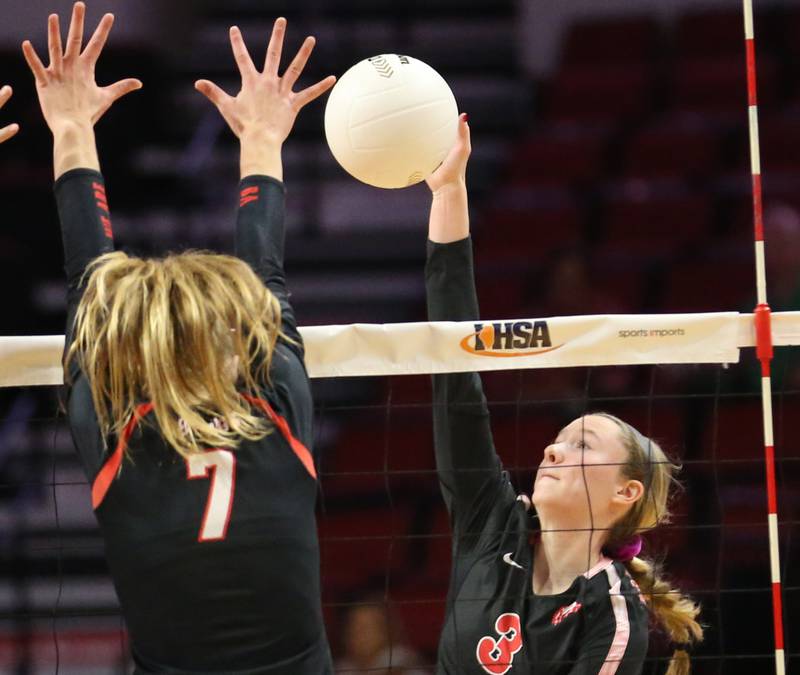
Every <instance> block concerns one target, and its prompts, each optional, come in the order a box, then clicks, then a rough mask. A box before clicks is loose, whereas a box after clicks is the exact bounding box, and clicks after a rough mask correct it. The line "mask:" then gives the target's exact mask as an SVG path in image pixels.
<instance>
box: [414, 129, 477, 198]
mask: <svg viewBox="0 0 800 675" xmlns="http://www.w3.org/2000/svg"><path fill="white" fill-rule="evenodd" d="M471 152H472V144H471V142H470V135H469V124H467V115H466V114H465V113H461V115H459V117H458V135H457V136H456V142H455V143H454V144H453V147H452V148H450V152H449V153H448V154H447V157H445V158H444V161H443V162H442V163H441V164H440V165H439V168H437V169H436V171H434V172H433V173H432V174H431V175H430V176H428V178H427V179H426V180H425V182H426V183H427V184H428V187H429V188H430V189H431V192H434V193H436V192H438V191H439V190H441V189H442V188H443V187H446V186H448V185H456V186H463V185H464V184H465V183H466V177H467V161H468V160H469V155H470V153H471Z"/></svg>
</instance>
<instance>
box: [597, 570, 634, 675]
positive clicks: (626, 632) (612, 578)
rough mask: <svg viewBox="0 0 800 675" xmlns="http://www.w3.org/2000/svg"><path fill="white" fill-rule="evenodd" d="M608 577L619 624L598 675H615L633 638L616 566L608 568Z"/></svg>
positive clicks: (612, 604) (615, 617) (611, 597)
mask: <svg viewBox="0 0 800 675" xmlns="http://www.w3.org/2000/svg"><path fill="white" fill-rule="evenodd" d="M606 574H607V575H608V583H609V586H610V588H609V589H608V595H609V597H610V600H611V608H612V609H613V611H614V619H615V620H616V622H617V630H616V631H615V632H614V639H613V640H611V647H610V649H609V650H608V655H607V656H606V660H605V663H603V667H602V668H601V669H600V672H599V673H598V674H597V675H614V673H616V672H617V669H618V668H619V664H620V663H622V657H623V656H625V650H626V649H627V648H628V640H629V639H630V636H631V624H630V619H629V618H628V605H627V603H626V601H625V596H624V595H622V580H621V579H620V578H619V574H617V570H616V568H615V567H614V565H609V566H608V567H606Z"/></svg>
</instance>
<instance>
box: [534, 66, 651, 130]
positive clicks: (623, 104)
mask: <svg viewBox="0 0 800 675" xmlns="http://www.w3.org/2000/svg"><path fill="white" fill-rule="evenodd" d="M653 96H654V78H653V76H652V74H651V72H650V70H649V68H648V66H646V65H644V64H641V63H637V62H632V63H628V64H625V65H613V66H608V65H591V66H570V67H568V68H566V69H564V70H562V71H561V72H560V73H559V74H558V76H557V77H556V79H555V81H554V82H553V89H552V91H551V92H550V97H549V102H548V104H547V105H546V116H547V119H549V120H559V121H567V120H572V121H575V120H579V121H582V122H603V121H605V122H608V121H623V120H626V119H632V118H636V117H638V116H641V115H642V114H644V113H646V112H647V111H649V109H650V108H651V106H652V102H653Z"/></svg>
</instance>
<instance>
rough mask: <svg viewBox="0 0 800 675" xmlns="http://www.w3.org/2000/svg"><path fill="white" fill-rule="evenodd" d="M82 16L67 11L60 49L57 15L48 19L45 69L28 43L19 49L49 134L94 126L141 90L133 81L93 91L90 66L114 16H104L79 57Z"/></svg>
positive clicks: (82, 9) (80, 10)
mask: <svg viewBox="0 0 800 675" xmlns="http://www.w3.org/2000/svg"><path fill="white" fill-rule="evenodd" d="M85 14H86V6H85V5H84V4H83V3H82V2H76V3H75V5H74V6H73V8H72V20H71V21H70V25H69V34H68V35H67V44H66V48H64V47H62V44H61V28H60V27H59V20H58V15H57V14H51V15H50V16H49V18H48V22H47V44H48V50H49V53H50V64H49V65H48V66H47V67H46V68H45V66H44V64H43V63H42V61H41V59H40V58H39V56H38V54H37V53H36V50H35V49H34V48H33V45H32V44H31V43H30V41H29V40H25V42H23V43H22V51H23V53H24V55H25V60H26V61H27V62H28V66H29V67H30V69H31V72H32V73H33V76H34V78H35V79H36V92H37V94H38V96H39V104H40V106H41V108H42V113H43V114H44V118H45V121H46V122H47V125H48V126H49V127H50V130H51V131H52V132H53V133H54V134H56V133H57V132H58V131H60V130H62V129H63V128H64V127H65V126H66V127H71V126H76V125H77V126H87V125H88V126H89V127H92V126H94V124H95V123H96V122H97V121H98V120H99V119H100V118H101V117H102V116H103V114H104V113H105V112H106V110H108V109H109V108H110V107H111V105H112V104H113V103H114V102H115V101H116V100H117V99H119V98H121V97H122V96H124V95H125V94H127V93H129V92H131V91H134V90H135V89H139V88H140V87H141V86H142V83H141V82H140V81H139V80H136V79H126V80H120V81H119V82H115V83H114V84H111V85H109V86H107V87H100V86H98V85H97V83H96V82H95V74H94V70H95V65H96V63H97V60H98V58H99V57H100V54H101V52H102V51H103V47H104V46H105V44H106V40H107V39H108V34H109V32H110V31H111V26H112V24H113V23H114V15H113V14H106V15H104V16H103V18H102V19H101V20H100V23H99V24H98V26H97V28H96V30H95V31H94V34H93V35H92V37H91V39H90V40H89V41H88V42H87V43H86V48H85V49H84V50H83V51H82V52H81V46H82V44H83V22H84V16H85Z"/></svg>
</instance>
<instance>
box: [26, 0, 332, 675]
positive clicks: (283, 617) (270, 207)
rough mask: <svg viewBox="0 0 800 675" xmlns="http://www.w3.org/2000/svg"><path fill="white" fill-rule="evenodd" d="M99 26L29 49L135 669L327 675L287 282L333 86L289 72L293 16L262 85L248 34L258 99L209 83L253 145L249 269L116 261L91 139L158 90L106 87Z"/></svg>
mask: <svg viewBox="0 0 800 675" xmlns="http://www.w3.org/2000/svg"><path fill="white" fill-rule="evenodd" d="M84 14H85V8H84V5H83V4H82V3H76V4H75V6H74V8H73V13H72V21H71V23H70V28H69V35H68V37H67V40H66V45H65V46H63V47H62V43H61V35H60V30H59V24H58V17H57V16H55V15H53V16H51V17H50V19H49V22H48V45H49V53H50V63H49V65H48V66H47V67H45V66H44V64H43V63H42V62H41V60H40V59H39V57H38V56H37V54H36V52H35V51H34V49H33V47H32V46H31V44H30V42H27V41H26V42H25V43H24V45H23V49H24V54H25V57H26V59H27V62H28V64H29V66H30V68H31V70H32V72H33V74H34V77H35V79H36V89H37V92H38V95H39V102H40V104H41V108H42V112H43V114H44V117H45V120H46V121H47V124H48V125H49V127H50V129H51V131H52V132H53V141H54V165H55V177H56V184H55V193H56V200H57V203H58V211H59V217H60V220H61V228H62V237H63V243H64V255H65V267H66V273H67V281H68V322H67V338H66V353H65V362H64V363H65V380H66V382H67V386H68V392H67V401H66V406H67V411H68V418H69V424H70V427H71V430H72V436H73V439H74V442H75V445H76V447H77V450H78V453H79V455H80V458H81V460H82V463H83V466H84V468H85V471H86V474H87V476H88V478H89V481H90V483H91V488H92V504H93V507H94V510H95V514H96V516H97V519H98V521H99V523H100V526H101V529H102V532H103V536H104V539H105V544H106V553H107V557H108V561H109V566H110V569H111V574H112V577H113V580H114V584H115V587H116V590H117V593H118V595H119V599H120V603H121V606H122V612H123V614H124V617H125V620H126V623H127V627H128V630H129V634H130V641H131V648H132V653H133V658H134V661H135V663H136V672H137V673H140V674H143V673H183V674H191V673H226V674H231V675H235V674H242V675H243V674H245V673H246V674H248V675H255V674H261V673H263V674H269V675H298V674H299V675H319V674H320V673H323V674H324V673H330V672H332V667H331V660H330V653H329V647H328V641H327V638H326V634H325V629H324V626H323V622H322V611H321V605H320V588H319V547H318V542H317V538H316V524H315V519H314V504H315V500H316V494H317V484H316V457H315V456H314V455H313V453H312V451H311V444H312V432H311V422H312V401H311V395H310V388H309V382H308V376H307V374H306V370H305V367H304V363H303V342H302V339H301V337H300V334H299V333H298V331H297V326H296V322H295V318H294V313H293V311H292V308H291V306H290V304H289V301H288V294H287V290H286V280H285V276H284V272H283V248H284V186H283V183H282V165H281V147H282V144H283V142H284V141H285V139H286V137H287V136H288V135H289V132H290V131H291V129H292V126H293V124H294V121H295V118H296V115H297V113H298V112H299V110H300V109H301V108H302V107H303V106H305V105H306V104H307V103H310V102H311V101H313V100H314V99H316V98H317V97H318V96H320V95H321V94H323V93H324V92H325V91H326V90H327V89H329V88H330V86H332V84H333V78H327V79H325V80H323V81H322V82H320V83H318V84H316V85H314V86H312V87H309V88H308V89H304V90H302V91H300V92H297V93H295V92H293V91H292V87H293V85H294V83H295V81H296V80H297V77H298V76H299V74H300V73H301V72H302V70H303V67H304V65H305V63H306V61H307V59H308V57H309V55H310V53H311V50H312V48H313V44H314V42H313V39H311V38H309V39H307V40H306V41H305V43H304V44H303V46H302V48H301V49H300V51H299V53H298V54H297V55H296V56H295V58H294V61H293V62H292V64H291V65H290V66H289V69H288V70H287V73H286V74H285V75H284V76H283V77H280V76H279V75H278V66H279V61H280V51H281V45H282V43H283V35H284V32H285V28H286V22H285V21H284V20H283V19H279V20H278V21H277V22H276V23H275V27H274V30H273V33H272V37H271V39H270V43H269V48H268V57H267V62H266V65H265V67H264V69H263V71H259V70H257V69H256V68H255V66H253V63H252V61H251V60H250V57H249V55H248V54H247V50H246V48H245V46H244V42H243V40H242V36H241V34H240V33H239V31H238V30H237V29H232V30H231V44H232V46H233V51H234V55H235V57H236V62H237V63H238V65H239V69H240V72H241V74H242V86H241V91H240V92H239V93H238V94H237V96H236V97H235V98H234V97H229V96H227V95H224V94H223V93H222V92H221V90H219V89H218V88H217V87H215V86H214V85H211V84H210V83H200V84H199V85H198V87H199V88H200V89H201V91H204V92H205V93H207V94H209V93H210V94H212V96H213V100H214V101H215V103H217V105H218V107H219V108H220V111H221V112H222V114H223V116H224V117H225V119H226V121H227V122H228V123H229V124H230V126H231V128H232V129H233V131H234V133H235V134H236V135H237V136H238V138H239V140H240V143H241V170H242V180H241V183H240V185H239V198H240V202H239V203H240V208H239V212H238V219H237V223H236V251H237V254H238V256H239V257H238V258H235V257H231V256H223V255H216V254H213V253H203V252H189V253H184V254H180V255H168V256H166V257H165V258H163V259H154V260H143V259H139V258H134V257H130V256H127V255H126V254H124V253H122V252H114V251H113V248H114V247H113V230H112V222H111V217H110V214H109V206H108V204H109V202H108V199H107V193H106V188H105V185H104V181H103V176H102V175H101V173H100V172H99V169H100V166H99V160H98V155H97V150H96V147H95V137H94V131H93V127H94V124H95V123H96V122H97V121H98V120H99V119H100V118H101V117H102V115H103V113H104V112H105V111H106V110H107V109H108V108H109V107H110V106H111V105H112V104H113V103H114V102H115V101H116V100H117V99H119V98H121V97H122V96H124V95H126V94H127V93H129V92H131V91H133V90H135V89H138V88H139V87H140V86H141V83H140V82H139V81H138V80H135V79H128V80H122V81H120V82H117V83H114V84H112V85H110V86H107V87H99V86H98V85H97V84H96V83H95V79H94V66H95V63H96V62H97V59H98V57H99V56H100V53H101V51H102V49H103V46H104V44H105V42H106V39H107V37H108V34H109V31H110V29H111V24H112V21H113V16H112V15H110V14H106V15H105V16H104V17H103V18H102V20H101V21H100V23H99V25H98V27H97V29H96V31H95V32H94V34H93V35H92V37H91V39H90V40H89V41H88V43H87V44H86V46H85V48H83V49H82V42H83V24H84Z"/></svg>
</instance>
